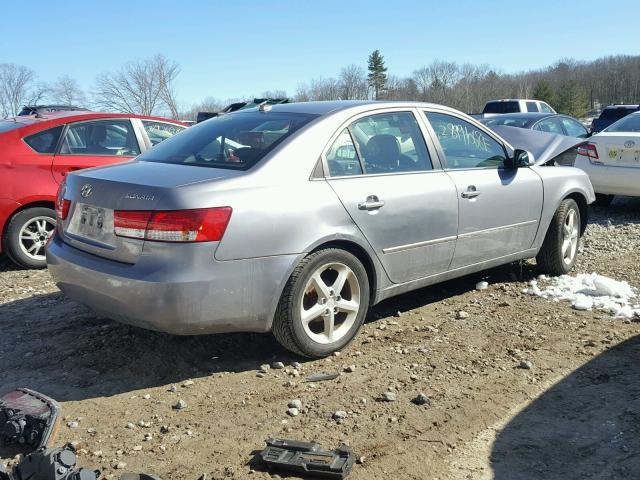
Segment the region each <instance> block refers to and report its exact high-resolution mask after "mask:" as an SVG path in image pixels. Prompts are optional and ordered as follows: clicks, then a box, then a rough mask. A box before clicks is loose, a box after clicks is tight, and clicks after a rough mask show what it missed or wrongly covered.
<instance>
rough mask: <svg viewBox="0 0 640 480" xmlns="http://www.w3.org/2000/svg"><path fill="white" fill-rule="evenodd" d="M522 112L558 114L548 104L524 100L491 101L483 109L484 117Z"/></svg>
mask: <svg viewBox="0 0 640 480" xmlns="http://www.w3.org/2000/svg"><path fill="white" fill-rule="evenodd" d="M522 112H542V113H556V111H555V110H554V109H553V108H551V107H550V106H549V104H548V103H546V102H542V101H540V100H528V99H524V98H505V99H502V100H491V101H490V102H487V103H486V104H485V106H484V108H483V109H482V114H483V115H487V114H501V113H522Z"/></svg>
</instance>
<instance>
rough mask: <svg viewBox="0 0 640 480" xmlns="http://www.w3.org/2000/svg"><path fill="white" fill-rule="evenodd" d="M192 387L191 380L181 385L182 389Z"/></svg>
mask: <svg viewBox="0 0 640 480" xmlns="http://www.w3.org/2000/svg"><path fill="white" fill-rule="evenodd" d="M192 385H193V380H187V381H186V382H184V383H183V384H182V386H183V387H190V386H192Z"/></svg>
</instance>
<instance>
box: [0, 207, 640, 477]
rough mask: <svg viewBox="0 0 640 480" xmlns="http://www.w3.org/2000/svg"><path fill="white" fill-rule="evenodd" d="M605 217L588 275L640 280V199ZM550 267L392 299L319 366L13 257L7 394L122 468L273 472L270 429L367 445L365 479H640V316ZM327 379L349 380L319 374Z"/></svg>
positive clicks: (358, 473) (358, 471) (100, 464)
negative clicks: (559, 290)
mask: <svg viewBox="0 0 640 480" xmlns="http://www.w3.org/2000/svg"><path fill="white" fill-rule="evenodd" d="M591 213H592V218H591V224H590V226H589V228H588V230H587V234H586V236H585V237H584V241H583V248H582V251H581V254H580V256H579V261H578V265H577V268H576V272H584V273H589V272H593V271H595V272H598V273H601V274H603V275H608V276H611V277H613V278H616V279H618V280H626V281H628V282H630V283H631V284H632V285H633V286H636V287H638V286H640V275H639V271H638V269H639V268H640V263H639V259H640V253H639V252H640V249H639V248H638V247H639V246H640V200H630V199H617V200H616V201H615V202H614V204H613V205H612V206H611V207H610V208H607V209H592V212H591ZM538 273H540V272H538V271H536V270H535V266H534V265H533V264H532V263H527V264H524V265H512V266H508V267H503V268H499V269H494V270H491V271H489V272H485V273H483V274H479V275H473V276H469V277H466V278H463V279H460V280H456V281H451V282H447V283H445V284H441V285H437V286H434V287H430V288H426V289H422V290H419V291H416V292H412V293H410V294H406V295H403V296H401V297H397V298H395V299H391V300H388V301H386V302H384V303H383V304H381V305H378V306H376V307H375V308H374V309H373V310H372V311H371V313H370V315H369V317H368V320H367V324H366V325H365V327H364V329H363V331H362V332H361V334H360V336H359V337H358V339H357V340H356V341H355V342H354V343H353V344H352V345H351V346H349V348H348V349H346V350H345V351H343V352H341V353H340V355H337V356H333V357H331V358H329V359H325V360H319V361H302V360H300V359H299V358H295V357H293V356H291V355H290V354H288V353H287V352H285V351H284V350H283V349H282V348H281V347H279V346H278V344H277V343H276V342H275V341H274V340H273V339H272V337H271V336H270V335H256V334H233V335H216V336H201V337H172V336H169V335H164V334H159V333H154V332H148V331H144V330H140V329H137V328H134V327H129V326H125V325H121V324H118V323H115V322H112V321H110V320H107V319H104V318H100V317H98V316H96V315H95V314H93V313H91V312H90V311H88V310H86V309H85V308H83V307H81V306H79V305H78V304H75V303H73V302H71V301H68V300H66V299H65V298H64V296H63V295H62V294H61V293H60V292H59V291H58V290H57V289H56V287H55V285H53V283H52V282H51V280H50V277H49V275H48V273H47V272H46V271H25V270H17V269H14V267H12V266H11V265H10V264H9V263H8V261H7V260H6V259H3V260H0V328H1V329H2V334H1V335H0V365H2V369H1V371H0V391H3V390H7V389H9V388H13V387H16V386H26V387H30V388H33V389H35V390H39V391H42V392H43V393H45V394H48V395H51V396H53V397H54V398H56V399H58V400H59V401H60V402H61V404H62V407H63V412H64V416H65V420H64V423H63V425H64V426H63V428H62V430H61V432H60V435H59V443H60V444H62V443H64V442H67V441H71V442H76V444H77V448H78V449H79V452H80V463H81V464H82V465H83V466H88V467H94V468H100V469H102V470H103V475H104V476H105V478H118V477H119V475H120V473H121V472H124V471H137V472H140V471H146V472H153V473H157V474H159V475H161V477H162V478H163V479H193V480H196V479H198V478H200V477H201V475H203V474H206V475H207V478H208V479H218V478H256V479H261V478H271V477H270V475H269V474H268V473H265V472H260V471H257V472H253V471H252V470H251V466H250V465H249V460H250V458H251V452H252V451H254V450H256V449H259V448H261V447H262V446H263V442H264V440H265V438H267V437H268V436H281V437H288V438H294V439H299V440H316V441H318V442H320V443H321V444H323V445H324V446H326V447H331V448H333V447H335V446H337V445H338V444H340V443H346V444H349V445H351V446H352V447H353V449H354V451H355V452H356V453H357V454H358V456H359V457H360V460H361V463H359V464H358V465H356V466H355V468H354V470H353V473H352V475H351V476H350V477H349V478H353V479H354V480H356V479H372V478H376V479H382V478H398V479H427V478H429V479H441V480H444V479H458V478H459V479H489V478H495V479H500V480H518V479H538V478H540V479H556V478H557V479H583V478H594V479H614V478H615V479H617V478H620V479H622V478H625V479H628V478H634V477H635V476H637V475H638V471H640V455H639V454H638V452H640V373H639V371H638V369H637V368H636V365H637V359H638V357H639V355H640V335H639V333H640V323H637V322H634V321H631V320H622V319H615V318H612V317H610V316H609V315H608V314H606V313H604V312H591V311H576V310H572V309H571V308H570V306H569V305H568V304H565V303H557V302H556V303H554V302H551V301H547V300H544V299H541V298H537V297H532V296H529V295H525V294H523V293H522V290H523V289H524V288H525V287H526V286H527V281H528V280H530V279H532V278H535V276H536V275H537V274H538ZM480 280H486V281H487V282H489V288H488V289H487V290H483V291H476V290H475V288H474V287H475V284H476V283H477V282H478V281H480ZM461 312H464V313H461ZM274 362H282V363H283V364H284V368H269V369H265V372H264V373H260V368H261V366H262V365H265V364H273V363H274ZM295 362H301V364H296V363H295ZM274 366H276V367H277V366H280V365H274ZM319 372H335V373H339V374H340V376H339V377H338V378H337V379H335V380H332V381H327V382H322V383H305V382H303V379H304V377H306V376H307V375H309V374H312V373H319ZM420 393H422V394H423V396H422V397H421V400H422V402H424V404H422V405H417V404H416V403H413V402H412V400H413V399H415V398H416V397H417V396H418V395H419V394H420ZM179 400H182V406H183V407H184V408H181V409H176V408H173V407H174V406H175V405H176V404H177V403H178V401H179ZM293 400H299V403H298V402H292V401H293ZM417 403H420V402H417ZM290 404H291V405H290ZM291 409H295V410H291ZM337 412H340V413H338V414H337V415H336V413H337ZM71 422H74V423H71ZM68 425H71V427H70V426H68ZM76 425H77V426H76ZM72 427H73V428H72ZM14 454H15V451H10V450H6V449H5V450H0V459H5V460H11V458H12V457H13V455H14ZM116 466H118V467H121V468H120V469H116V468H115V467H116Z"/></svg>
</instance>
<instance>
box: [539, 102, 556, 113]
mask: <svg viewBox="0 0 640 480" xmlns="http://www.w3.org/2000/svg"><path fill="white" fill-rule="evenodd" d="M540 111H541V112H543V113H554V112H553V110H552V109H551V107H550V106H549V105H547V104H546V103H544V102H540Z"/></svg>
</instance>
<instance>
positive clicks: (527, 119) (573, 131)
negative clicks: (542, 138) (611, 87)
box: [478, 113, 591, 138]
mask: <svg viewBox="0 0 640 480" xmlns="http://www.w3.org/2000/svg"><path fill="white" fill-rule="evenodd" d="M478 120H479V122H480V123H482V124H484V125H486V126H487V127H489V128H492V127H495V126H498V125H504V126H507V127H517V128H527V129H530V130H538V131H540V132H547V133H557V134H558V135H567V136H569V137H576V138H587V137H589V136H590V135H591V134H590V133H589V130H587V128H586V127H585V126H584V125H582V123H580V122H579V121H578V120H576V119H575V118H573V117H570V116H569V115H560V114H558V113H505V114H504V115H496V116H490V117H487V118H480V119H478Z"/></svg>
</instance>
